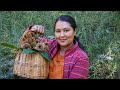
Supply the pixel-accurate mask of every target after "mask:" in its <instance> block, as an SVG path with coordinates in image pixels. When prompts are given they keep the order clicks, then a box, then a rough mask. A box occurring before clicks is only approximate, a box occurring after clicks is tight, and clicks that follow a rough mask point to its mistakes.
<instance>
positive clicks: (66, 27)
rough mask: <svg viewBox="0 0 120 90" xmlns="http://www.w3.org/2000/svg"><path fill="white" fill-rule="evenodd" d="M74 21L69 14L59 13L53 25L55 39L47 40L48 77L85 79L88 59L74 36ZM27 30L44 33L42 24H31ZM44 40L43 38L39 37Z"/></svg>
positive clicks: (75, 27)
mask: <svg viewBox="0 0 120 90" xmlns="http://www.w3.org/2000/svg"><path fill="white" fill-rule="evenodd" d="M76 29H77V26H76V22H75V20H74V18H73V17H71V16H69V15H61V16H60V17H58V18H57V19H56V22H55V25H54V32H55V39H53V40H48V42H49V46H50V47H49V50H48V53H49V55H50V57H51V58H52V61H53V63H49V64H50V65H49V76H48V78H49V79H87V76H88V68H89V60H88V56H87V54H86V53H85V51H84V49H83V47H81V46H82V45H81V44H80V42H79V40H78V38H77V37H76ZM29 30H31V31H35V32H38V33H39V34H44V31H45V29H44V27H43V26H42V25H33V26H32V27H31V28H30V29H29ZM39 40H41V41H45V40H46V39H45V38H39Z"/></svg>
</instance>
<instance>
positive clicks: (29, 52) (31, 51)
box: [23, 48, 36, 54]
mask: <svg viewBox="0 0 120 90" xmlns="http://www.w3.org/2000/svg"><path fill="white" fill-rule="evenodd" d="M34 52H36V50H33V49H30V48H24V49H23V53H25V54H31V53H34Z"/></svg>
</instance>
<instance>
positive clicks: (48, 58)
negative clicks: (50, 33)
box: [40, 51, 52, 61]
mask: <svg viewBox="0 0 120 90" xmlns="http://www.w3.org/2000/svg"><path fill="white" fill-rule="evenodd" d="M40 55H42V56H43V57H44V58H45V59H47V60H49V61H52V59H51V57H50V56H49V54H48V53H47V52H45V51H40Z"/></svg>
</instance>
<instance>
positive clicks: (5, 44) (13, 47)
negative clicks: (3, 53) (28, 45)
mask: <svg viewBox="0 0 120 90" xmlns="http://www.w3.org/2000/svg"><path fill="white" fill-rule="evenodd" d="M1 45H2V46H4V47H6V48H11V49H16V50H19V49H22V48H18V47H16V46H15V45H12V44H9V43H1Z"/></svg>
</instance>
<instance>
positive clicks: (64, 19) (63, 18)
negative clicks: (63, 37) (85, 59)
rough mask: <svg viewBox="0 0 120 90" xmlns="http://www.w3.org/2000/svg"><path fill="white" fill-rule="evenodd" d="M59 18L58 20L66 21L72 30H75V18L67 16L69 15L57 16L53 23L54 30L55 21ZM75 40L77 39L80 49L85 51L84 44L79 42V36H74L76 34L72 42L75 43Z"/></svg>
mask: <svg viewBox="0 0 120 90" xmlns="http://www.w3.org/2000/svg"><path fill="white" fill-rule="evenodd" d="M59 20H60V21H65V22H68V23H69V24H70V26H71V27H72V28H73V30H74V31H75V30H76V28H77V25H76V22H75V19H74V18H73V17H71V16H69V15H61V16H60V17H58V18H57V19H56V21H55V24H54V30H55V25H56V23H57V22H58V21H59ZM75 41H77V42H78V45H79V47H80V48H81V49H82V50H84V51H85V48H84V46H83V45H82V44H81V43H80V41H79V38H78V37H76V36H74V43H75Z"/></svg>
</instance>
